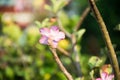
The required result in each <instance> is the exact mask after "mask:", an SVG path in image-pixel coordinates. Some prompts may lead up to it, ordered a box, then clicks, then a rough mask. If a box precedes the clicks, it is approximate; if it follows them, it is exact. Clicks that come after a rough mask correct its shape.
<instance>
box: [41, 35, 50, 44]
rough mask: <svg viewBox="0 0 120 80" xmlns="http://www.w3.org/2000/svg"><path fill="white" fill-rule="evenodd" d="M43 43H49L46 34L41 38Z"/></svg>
mask: <svg viewBox="0 0 120 80" xmlns="http://www.w3.org/2000/svg"><path fill="white" fill-rule="evenodd" d="M39 42H40V43H41V44H48V38H47V37H46V36H42V37H41V38H40V40H39Z"/></svg>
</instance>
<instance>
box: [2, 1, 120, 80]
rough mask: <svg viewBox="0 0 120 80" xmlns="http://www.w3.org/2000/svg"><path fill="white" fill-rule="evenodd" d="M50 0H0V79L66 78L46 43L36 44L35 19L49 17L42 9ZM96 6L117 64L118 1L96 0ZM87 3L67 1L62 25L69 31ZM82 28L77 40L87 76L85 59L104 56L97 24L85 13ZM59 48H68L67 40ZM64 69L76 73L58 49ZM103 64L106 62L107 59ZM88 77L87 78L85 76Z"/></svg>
mask: <svg viewBox="0 0 120 80" xmlns="http://www.w3.org/2000/svg"><path fill="white" fill-rule="evenodd" d="M50 3H51V2H50V0H0V80H56V79H57V80H66V78H65V76H64V75H63V73H62V72H61V71H60V70H59V68H58V66H57V64H56V63H55V61H54V60H53V56H52V54H51V52H50V50H49V48H48V46H44V45H41V44H40V43H39V39H40V33H39V27H37V26H36V25H35V21H36V20H38V21H40V22H41V21H42V20H44V19H45V18H47V17H51V16H53V15H52V14H51V13H50V12H49V11H47V10H45V9H44V6H45V5H46V4H50ZM96 3H97V6H98V8H99V10H100V12H101V15H102V17H103V19H104V21H105V23H106V26H107V29H108V31H109V34H110V37H111V40H112V43H113V46H114V48H115V51H116V55H117V57H118V61H119V64H120V35H119V34H120V10H119V7H120V5H119V4H120V0H98V1H97V2H96ZM87 6H89V4H88V1H87V0H73V1H72V0H71V1H70V3H69V4H68V5H67V6H65V7H64V8H63V9H62V11H61V12H60V18H61V21H62V24H63V26H64V28H65V29H66V30H67V31H69V32H70V33H72V32H73V31H72V30H73V29H74V26H75V25H76V24H77V22H78V20H79V18H80V17H81V14H82V12H83V11H84V10H85V8H86V7H87ZM82 28H84V29H85V30H86V32H85V34H84V35H83V37H82V38H81V40H80V41H78V48H79V49H80V50H79V53H80V64H81V67H82V72H83V74H84V75H85V76H86V77H89V71H90V68H89V66H88V63H87V62H88V59H89V58H90V57H91V56H98V57H105V58H107V56H106V53H108V51H107V50H106V47H105V43H104V40H103V38H102V35H101V31H100V28H99V25H98V24H97V22H96V20H95V18H94V16H93V14H92V13H91V12H89V14H88V15H87V17H86V18H85V20H84V22H83V24H82V26H81V27H80V29H82ZM59 46H60V47H62V48H64V49H66V50H68V51H70V49H71V44H70V40H69V39H67V38H66V39H65V40H64V41H63V43H60V44H59ZM58 55H59V57H60V58H61V60H62V62H63V64H64V65H65V67H66V68H67V69H68V71H69V72H70V73H71V74H72V75H73V76H74V77H77V76H76V71H75V69H74V66H73V64H72V63H71V61H70V60H69V58H67V57H65V56H64V55H62V54H61V53H60V52H59V51H58ZM105 63H110V62H109V60H107V61H105ZM87 80H88V79H87Z"/></svg>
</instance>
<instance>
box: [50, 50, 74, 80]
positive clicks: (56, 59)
mask: <svg viewBox="0 0 120 80" xmlns="http://www.w3.org/2000/svg"><path fill="white" fill-rule="evenodd" d="M50 50H51V51H52V54H53V56H54V59H55V61H56V63H57V64H58V66H59V68H60V69H61V71H62V72H63V73H64V75H65V76H66V78H67V79H68V80H73V78H72V76H71V74H70V73H69V72H68V71H67V70H66V68H65V67H64V66H63V64H62V62H61V61H60V59H59V57H58V55H57V53H56V49H54V48H50Z"/></svg>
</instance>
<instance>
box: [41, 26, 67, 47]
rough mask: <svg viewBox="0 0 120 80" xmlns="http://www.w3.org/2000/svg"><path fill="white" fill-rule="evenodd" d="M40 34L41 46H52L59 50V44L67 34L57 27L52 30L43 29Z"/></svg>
mask: <svg viewBox="0 0 120 80" xmlns="http://www.w3.org/2000/svg"><path fill="white" fill-rule="evenodd" d="M40 33H41V35H42V37H41V39H40V40H39V42H40V43H41V44H45V45H50V46H52V47H53V48H57V45H58V42H59V41H60V40H62V39H64V38H65V34H64V33H63V32H61V31H59V28H58V27H57V26H52V27H51V28H41V29H40Z"/></svg>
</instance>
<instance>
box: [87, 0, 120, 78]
mask: <svg viewBox="0 0 120 80" xmlns="http://www.w3.org/2000/svg"><path fill="white" fill-rule="evenodd" d="M89 3H90V6H91V9H92V11H93V13H94V15H95V17H96V19H97V21H98V23H99V25H100V29H101V31H102V34H103V38H104V40H105V43H106V46H107V48H108V50H109V52H110V54H109V55H110V57H109V58H110V59H111V63H112V66H113V69H114V73H115V77H116V79H117V80H120V75H119V66H118V61H117V57H116V54H115V51H114V48H113V46H112V43H111V40H110V37H109V34H108V31H107V28H106V25H105V23H104V21H103V19H102V17H101V14H100V12H99V10H98V8H97V6H96V4H95V1H94V0H89Z"/></svg>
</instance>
